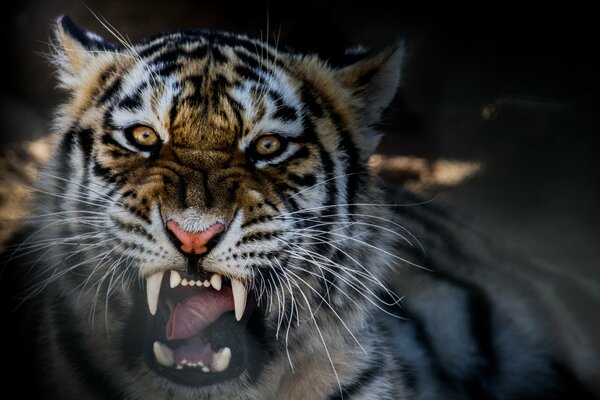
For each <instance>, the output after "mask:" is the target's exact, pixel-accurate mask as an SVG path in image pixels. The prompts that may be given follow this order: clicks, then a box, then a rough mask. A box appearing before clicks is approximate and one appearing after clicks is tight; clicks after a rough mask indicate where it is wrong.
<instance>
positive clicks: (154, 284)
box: [146, 272, 164, 315]
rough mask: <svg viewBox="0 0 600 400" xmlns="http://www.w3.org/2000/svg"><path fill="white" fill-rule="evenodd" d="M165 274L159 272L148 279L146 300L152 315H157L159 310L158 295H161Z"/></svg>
mask: <svg viewBox="0 0 600 400" xmlns="http://www.w3.org/2000/svg"><path fill="white" fill-rule="evenodd" d="M163 274H164V272H157V273H156V274H154V275H152V276H151V277H149V278H146V298H147V300H148V308H149V309H150V314H152V315H154V314H156V309H157V308H158V295H159V294H160V285H161V283H162V278H163Z"/></svg>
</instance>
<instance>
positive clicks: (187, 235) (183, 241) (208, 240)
mask: <svg viewBox="0 0 600 400" xmlns="http://www.w3.org/2000/svg"><path fill="white" fill-rule="evenodd" d="M224 228H225V227H224V226H223V224H219V223H216V224H212V225H211V226H209V227H208V229H206V230H204V231H202V232H187V231H184V230H183V229H181V226H179V224H178V223H177V222H175V221H173V220H172V219H170V220H168V221H167V229H169V230H170V231H171V232H172V233H173V235H175V237H176V238H177V240H178V241H179V242H180V249H181V251H183V252H184V253H187V254H189V255H200V254H204V253H206V252H207V251H208V250H210V249H211V248H212V247H214V245H215V244H216V242H217V241H216V240H214V239H216V237H217V236H218V235H219V233H221V232H223V229H224Z"/></svg>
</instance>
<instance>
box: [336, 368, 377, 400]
mask: <svg viewBox="0 0 600 400" xmlns="http://www.w3.org/2000/svg"><path fill="white" fill-rule="evenodd" d="M382 370H383V365H382V364H381V363H380V362H378V361H375V360H370V363H369V365H368V366H367V367H365V368H364V369H363V370H362V371H361V372H360V373H358V374H357V375H356V377H355V378H354V379H353V382H352V383H350V384H347V385H342V390H341V393H340V391H339V390H338V388H336V392H335V393H334V394H332V395H330V396H329V397H327V400H351V399H352V396H354V395H356V394H359V393H360V392H361V391H362V390H363V389H367V388H368V387H369V386H370V385H372V384H373V383H374V382H375V380H376V379H377V377H378V376H379V375H380V374H381V373H382Z"/></svg>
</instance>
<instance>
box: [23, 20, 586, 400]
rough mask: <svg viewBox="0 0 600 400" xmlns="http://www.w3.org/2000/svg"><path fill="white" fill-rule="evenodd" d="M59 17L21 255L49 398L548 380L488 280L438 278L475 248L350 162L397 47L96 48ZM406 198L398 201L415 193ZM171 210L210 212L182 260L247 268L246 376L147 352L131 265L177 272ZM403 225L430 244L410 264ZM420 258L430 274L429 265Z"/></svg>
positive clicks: (484, 388) (539, 342)
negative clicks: (59, 92) (277, 144)
mask: <svg viewBox="0 0 600 400" xmlns="http://www.w3.org/2000/svg"><path fill="white" fill-rule="evenodd" d="M57 31H58V37H59V42H60V45H59V47H60V49H61V50H60V51H59V53H58V57H57V63H58V64H59V74H60V82H61V85H62V87H63V88H65V89H66V90H67V91H68V92H69V94H70V98H69V101H68V102H67V103H66V104H65V105H63V106H62V107H61V108H60V109H59V112H58V116H57V119H56V124H55V130H56V134H55V148H54V154H53V159H52V162H51V164H50V165H49V167H48V168H47V169H46V170H45V171H44V172H43V173H42V174H41V179H40V183H39V192H40V196H39V199H38V203H37V204H38V207H37V209H38V213H39V214H40V215H42V216H43V217H40V218H39V221H40V222H39V225H40V226H38V228H39V231H38V232H37V233H35V234H34V235H33V236H31V237H30V239H29V240H28V241H27V242H25V244H24V246H23V247H22V249H27V248H28V247H27V246H30V248H31V249H32V250H37V251H41V255H42V256H41V259H40V258H39V257H38V258H37V259H36V268H37V270H38V271H39V272H38V280H37V281H38V282H39V284H38V285H35V286H33V288H32V292H33V293H32V294H36V293H37V292H40V293H42V294H43V295H42V296H41V298H42V299H43V304H44V305H43V306H42V310H43V312H41V313H40V316H41V317H40V318H41V321H40V326H41V327H43V332H44V335H42V339H41V342H42V343H43V346H44V348H45V349H46V350H47V351H46V352H45V354H44V360H45V361H44V362H43V363H42V365H43V366H45V368H46V369H45V370H44V373H43V375H44V377H45V378H46V379H45V380H46V383H47V384H48V387H49V388H51V389H48V391H47V392H46V393H53V394H55V395H56V397H57V398H61V399H67V398H98V399H102V398H112V399H116V398H123V399H142V398H144V399H147V398H156V399H162V398H164V399H167V398H177V399H217V398H231V399H247V400H255V399H256V400H258V399H286V400H287V399H327V400H334V399H335V400H337V399H344V400H371V399H377V400H384V399H390V400H391V399H442V398H444V399H445V398H448V399H467V398H470V399H483V398H486V399H488V398H489V399H515V398H561V397H560V396H561V395H562V394H564V393H565V392H564V388H562V387H561V386H560V384H559V381H558V377H559V372H560V373H562V372H563V371H559V368H558V365H559V364H558V363H557V362H555V360H554V359H553V358H552V357H551V356H550V355H551V353H550V350H549V348H548V349H547V348H545V347H544V346H545V345H546V344H545V343H544V341H543V338H541V337H537V336H536V335H528V332H529V328H528V327H526V328H524V329H520V328H521V327H519V326H517V324H514V323H511V322H510V321H508V320H507V319H506V318H507V317H506V312H507V310H509V309H508V308H507V309H503V307H504V306H503V305H502V304H501V303H499V304H497V303H494V301H495V300H494V298H493V297H491V296H490V295H489V294H488V289H490V288H488V287H487V286H485V285H484V286H479V285H477V284H475V283H473V281H472V280H469V279H466V278H464V277H461V276H457V275H455V274H454V273H453V270H454V269H455V268H454V267H457V269H456V270H457V271H459V270H460V269H459V268H458V266H461V268H467V267H469V266H470V267H476V266H477V265H479V264H478V263H480V262H479V261H476V260H477V258H476V257H474V256H473V255H472V254H468V253H464V252H462V251H461V250H458V249H460V246H459V243H457V242H456V241H455V239H452V236H451V235H450V233H449V232H447V230H446V228H445V226H444V224H443V223H440V222H439V221H440V219H442V218H443V217H442V216H441V215H440V214H438V211H436V210H435V209H433V208H432V207H428V206H426V205H424V206H418V207H417V206H413V207H409V206H406V207H404V208H401V209H400V208H398V211H399V212H398V213H396V214H397V215H396V216H394V215H393V213H392V212H391V208H390V207H386V206H384V205H383V200H382V194H381V192H380V190H379V188H378V184H377V182H376V179H375V178H374V177H373V176H371V174H370V173H369V171H368V169H367V166H366V162H367V160H368V158H369V156H370V155H371V154H372V152H373V150H374V149H375V146H376V145H377V142H378V133H377V132H376V131H375V130H374V129H373V125H374V124H375V123H376V122H377V121H378V119H379V117H380V114H381V112H382V110H383V109H384V108H385V107H386V106H387V105H388V104H389V102H390V101H391V99H392V97H393V96H394V93H395V90H396V87H397V85H398V81H399V78H400V72H399V71H400V67H401V63H402V58H403V49H402V47H401V46H391V47H389V48H386V49H384V50H382V51H381V52H379V53H373V54H371V53H366V52H355V53H353V54H349V55H348V60H349V61H348V64H345V65H343V66H335V67H334V66H332V65H330V64H328V63H327V62H325V61H323V60H321V59H319V58H318V57H316V56H306V55H301V54H296V53H295V52H293V51H291V50H288V49H282V48H277V47H276V46H272V45H269V44H268V43H264V42H262V41H258V40H255V39H252V38H248V37H246V36H243V35H234V34H228V33H219V32H210V31H188V32H174V33H167V34H163V35H159V36H157V37H155V38H153V39H149V40H147V41H144V42H142V43H138V44H129V43H128V42H126V41H125V40H120V41H119V43H118V44H113V43H109V42H107V41H105V40H104V39H102V38H100V37H98V36H96V35H94V34H91V33H88V32H85V31H81V30H79V28H77V27H75V26H74V25H72V23H71V22H70V21H69V20H68V19H62V20H61V22H60V23H59V26H58V30H57ZM116 35H117V38H118V37H119V35H118V34H116ZM135 124H143V125H147V126H150V127H152V128H153V129H154V130H155V131H156V132H157V133H158V135H159V136H160V138H161V140H162V146H161V147H160V149H158V150H156V151H152V152H150V151H142V150H139V149H137V148H136V147H135V146H133V145H132V144H131V143H130V142H129V141H128V139H127V137H126V135H125V133H124V132H125V130H126V129H127V128H128V127H129V126H132V125H135ZM270 133H277V134H279V135H281V136H282V137H285V138H286V141H287V146H286V148H285V150H284V151H283V152H282V153H281V154H280V155H279V156H277V157H276V158H273V159H269V160H260V159H258V160H257V159H253V158H252V157H251V156H249V154H251V151H250V150H249V149H250V147H251V146H252V143H253V141H254V140H255V139H256V138H257V137H258V136H260V135H264V134H270ZM406 196H408V197H407V198H406V199H405V200H406V201H403V203H402V204H404V205H409V204H418V203H420V200H419V199H415V198H411V197H410V195H409V194H408V193H407V194H406ZM173 216H174V217H176V218H178V220H179V221H182V226H183V227H184V229H186V230H190V231H197V230H202V229H205V228H206V227H208V226H210V225H211V224H213V223H214V222H221V223H226V224H227V225H228V229H227V231H226V233H225V235H224V238H223V239H222V240H221V241H220V242H219V244H218V245H217V246H216V247H215V248H214V249H212V250H211V251H210V252H209V253H208V254H207V255H206V256H205V257H204V258H203V259H202V261H201V264H199V265H200V266H199V268H202V269H203V270H205V271H211V272H219V273H221V274H223V275H224V276H228V277H236V278H242V279H244V280H246V281H248V282H251V285H252V286H251V287H252V292H253V295H254V296H255V297H256V298H257V303H258V309H257V310H258V311H257V312H258V313H260V315H261V318H260V320H261V321H262V322H261V326H260V331H261V338H262V340H264V342H263V346H264V349H265V352H264V355H263V356H262V358H263V359H262V361H261V367H260V368H259V369H257V370H248V371H246V372H244V373H243V374H242V375H241V376H240V377H239V378H237V379H232V380H229V381H226V382H223V383H219V384H215V385H211V386H206V387H202V388H192V387H186V386H182V385H178V384H175V383H173V382H171V381H169V380H168V379H166V378H165V377H164V376H162V375H159V374H157V373H156V372H154V371H152V370H150V369H149V368H148V366H147V365H146V362H145V360H144V358H143V354H142V352H143V349H142V344H141V337H142V336H143V330H144V326H145V325H144V321H145V318H146V315H147V309H146V308H145V300H144V289H143V279H141V278H145V277H148V276H150V275H151V274H153V273H155V272H157V271H163V270H168V269H173V268H186V267H187V265H188V260H187V259H186V258H185V257H183V256H182V255H181V253H179V252H178V251H177V249H175V248H174V246H173V244H172V243H171V241H170V240H169V239H168V237H167V235H166V233H165V228H164V221H165V219H166V218H167V217H173ZM394 218H396V219H394ZM410 232H419V233H422V235H419V236H420V237H421V238H427V239H425V240H423V245H424V247H425V248H426V249H441V250H440V251H442V252H443V253H442V254H437V253H436V254H433V255H429V256H425V254H426V253H423V252H421V251H420V250H419V249H420V247H419V246H420V243H419V242H418V241H417V240H416V238H415V237H414V236H413V234H412V233H410ZM32 238H33V240H32ZM37 242H39V243H37ZM45 243H48V244H49V245H45ZM38 254H40V253H38ZM40 260H43V261H40ZM422 265H424V266H443V265H449V266H448V267H447V268H440V270H439V272H438V274H437V275H432V274H431V272H429V271H424V270H423V269H421V266H422ZM392 273H396V274H398V273H399V274H400V276H401V279H399V287H398V292H399V293H402V294H407V295H408V294H410V296H409V297H408V299H407V305H406V307H404V308H400V307H399V303H398V300H399V299H398V298H397V297H396V296H395V295H394V294H393V293H392V292H391V291H390V290H389V289H388V286H387V284H386V283H385V282H388V281H389V280H390V277H391V275H392ZM465 276H468V274H465ZM445 313H448V314H449V315H452V317H450V319H449V320H448V319H447V318H448V317H447V316H445V315H444V314H445ZM522 315H524V317H522V318H521V319H522V322H523V323H524V324H527V323H528V322H529V321H530V319H528V318H527V317H526V315H527V314H526V313H525V314H522ZM399 316H400V317H401V318H398V317H399ZM533 320H535V319H533V318H532V319H531V321H533ZM512 346H514V347H515V348H518V349H519V352H518V354H520V356H519V357H514V356H512V355H513V354H514V353H513V352H512V351H510V350H507V348H510V347H512ZM561 376H562V375H561ZM532 382H533V383H532ZM573 382H574V380H573ZM569 383H571V382H569ZM552 396H554V397H552Z"/></svg>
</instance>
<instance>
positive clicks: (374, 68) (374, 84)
mask: <svg viewBox="0 0 600 400" xmlns="http://www.w3.org/2000/svg"><path fill="white" fill-rule="evenodd" d="M405 53H406V51H405V46H404V43H402V42H398V43H396V44H394V45H391V46H388V47H386V48H384V49H383V50H381V51H379V52H376V53H372V52H368V51H366V50H364V49H362V48H358V49H354V50H351V51H348V52H346V55H345V58H346V65H345V66H343V67H341V68H339V69H338V71H337V74H338V79H339V80H340V81H341V83H342V84H343V85H344V86H345V87H347V88H349V89H350V90H351V91H352V92H353V94H354V96H355V97H356V98H358V100H359V102H358V103H359V107H360V109H359V110H358V111H359V115H360V119H361V120H362V121H363V123H365V124H366V125H367V126H368V125H373V124H375V123H377V122H378V121H379V119H380V117H381V114H382V113H383V111H384V110H385V109H386V108H387V107H388V106H389V105H390V103H391V101H392V99H393V98H394V95H395V94H396V91H397V89H398V84H399V83H400V72H401V69H402V64H403V62H404V55H405ZM348 62H349V63H348Z"/></svg>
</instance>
